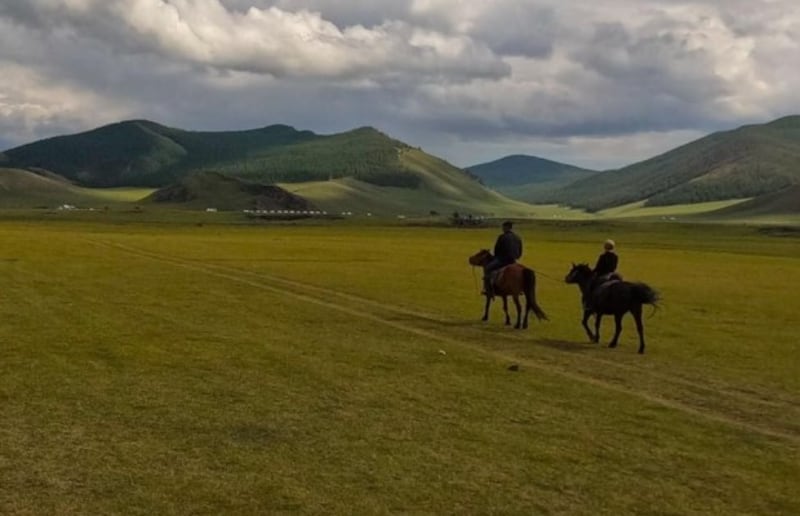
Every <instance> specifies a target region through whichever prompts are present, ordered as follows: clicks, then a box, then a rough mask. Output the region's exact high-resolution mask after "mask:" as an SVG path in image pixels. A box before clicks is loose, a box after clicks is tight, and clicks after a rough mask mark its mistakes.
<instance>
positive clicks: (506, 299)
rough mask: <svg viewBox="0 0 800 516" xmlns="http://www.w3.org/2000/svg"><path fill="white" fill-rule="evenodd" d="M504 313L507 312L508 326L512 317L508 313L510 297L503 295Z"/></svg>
mask: <svg viewBox="0 0 800 516" xmlns="http://www.w3.org/2000/svg"><path fill="white" fill-rule="evenodd" d="M503 313H504V314H506V326H511V317H509V315H508V297H506V296H503Z"/></svg>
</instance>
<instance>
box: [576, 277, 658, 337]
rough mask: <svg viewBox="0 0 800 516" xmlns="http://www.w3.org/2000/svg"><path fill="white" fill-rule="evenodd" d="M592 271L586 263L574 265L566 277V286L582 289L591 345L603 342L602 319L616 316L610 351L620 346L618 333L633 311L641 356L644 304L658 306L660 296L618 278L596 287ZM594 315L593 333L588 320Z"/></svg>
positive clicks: (641, 285)
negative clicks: (601, 338) (626, 317)
mask: <svg viewBox="0 0 800 516" xmlns="http://www.w3.org/2000/svg"><path fill="white" fill-rule="evenodd" d="M593 278H594V274H593V273H592V268H591V267H589V266H588V265H586V264H585V263H580V264H578V265H575V264H574V263H573V264H572V269H571V270H570V271H569V274H567V277H566V278H564V281H566V282H567V283H573V284H577V285H578V286H579V287H580V289H581V294H582V296H583V299H585V300H586V306H584V308H583V320H582V321H581V324H583V328H584V329H585V330H586V334H587V335H588V336H589V339H590V340H591V341H592V342H598V341H599V340H600V320H601V319H602V317H603V316H604V315H613V316H614V323H615V324H616V328H615V330H614V338H613V339H611V342H610V343H609V344H608V347H609V348H615V347H617V341H618V340H619V334H620V333H621V332H622V317H623V316H624V315H625V314H626V313H628V312H630V313H631V315H633V319H634V321H636V330H637V331H638V332H639V353H644V326H643V325H642V305H653V306H654V307H657V303H658V293H657V292H656V291H655V290H653V289H652V288H650V287H649V286H648V285H645V284H644V283H632V282H630V281H622V279H621V278H620V277H619V276H616V277H614V276H612V277H611V278H610V280H609V281H606V282H602V283H598V284H596V285H593V281H592V280H593ZM592 314H594V316H595V319H594V333H592V331H591V330H590V329H589V325H588V324H587V321H588V320H589V317H590V316H591V315H592Z"/></svg>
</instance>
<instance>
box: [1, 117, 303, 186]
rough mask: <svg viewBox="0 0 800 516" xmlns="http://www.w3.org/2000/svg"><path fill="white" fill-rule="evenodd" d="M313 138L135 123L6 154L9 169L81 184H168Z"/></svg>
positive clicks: (275, 130)
mask: <svg viewBox="0 0 800 516" xmlns="http://www.w3.org/2000/svg"><path fill="white" fill-rule="evenodd" d="M315 137H316V136H315V135H314V134H313V133H310V132H308V131H297V130H295V129H293V128H291V127H288V126H284V125H274V126H270V127H265V128H262V129H254V130H249V131H228V132H193V131H183V130H181V129H174V128H170V127H165V126H162V125H159V124H156V123H154V122H150V121H146V120H134V121H127V122H119V123H116V124H111V125H107V126H104V127H100V128H98V129H94V130H91V131H88V132H85V133H80V134H75V135H68V136H57V137H54V138H48V139H46V140H41V141H38V142H34V143H31V144H28V145H23V146H21V147H17V148H14V149H11V150H7V151H5V153H4V154H5V156H6V159H7V163H6V165H8V166H15V167H17V168H30V167H38V168H43V169H47V170H50V171H52V172H54V173H56V174H59V175H61V176H63V177H66V178H68V179H71V180H73V181H76V182H77V183H79V184H81V185H83V186H92V187H112V186H166V185H168V184H170V183H173V182H174V181H176V180H177V179H179V178H181V177H183V176H184V175H186V174H187V173H188V172H190V171H193V170H196V169H198V168H201V169H202V168H207V167H212V166H215V165H217V164H226V165H228V166H231V165H233V164H242V165H243V167H245V168H246V166H247V163H248V162H249V161H250V159H251V157H252V156H253V155H258V154H260V153H263V152H266V151H268V150H269V149H271V148H273V147H280V146H284V145H287V144H292V143H298V142H302V141H306V140H308V139H310V138H315Z"/></svg>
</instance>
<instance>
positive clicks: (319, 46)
mask: <svg viewBox="0 0 800 516" xmlns="http://www.w3.org/2000/svg"><path fill="white" fill-rule="evenodd" d="M0 14H4V15H5V16H8V17H10V18H11V19H13V20H15V21H16V22H17V23H21V24H25V25H28V26H30V27H36V28H41V29H45V28H49V27H51V26H55V27H56V28H60V29H66V30H71V31H74V32H75V33H78V32H81V33H83V34H89V35H91V36H92V37H94V38H97V39H98V40H100V41H102V42H103V43H104V44H107V45H110V46H111V47H112V48H114V49H116V50H118V51H120V52H132V53H138V52H150V53H153V54H157V55H160V56H162V57H165V58H169V59H174V60H179V61H183V62H186V63H191V64H195V65H201V66H208V67H212V68H216V69H221V70H231V71H247V72H252V73H260V74H268V75H272V76H275V77H312V78H333V79H353V78H370V79H375V80H386V79H390V78H391V77H394V76H397V75H402V74H411V75H414V76H422V77H429V76H434V77H439V78H447V79H448V80H453V81H466V80H470V79H471V78H475V77H501V76H503V75H507V74H508V73H509V72H510V70H509V68H508V65H506V64H505V63H504V62H503V61H502V59H500V58H499V57H498V56H497V55H495V54H494V53H493V52H491V50H490V49H489V48H488V47H487V46H486V45H484V44H482V43H480V42H477V41H474V40H472V39H470V38H468V37H466V36H461V35H447V34H442V33H439V32H435V31H430V30H425V29H421V28H419V27H414V26H411V25H409V24H407V23H405V22H402V21H386V22H384V23H382V24H381V25H378V26H374V27H371V28H367V27H364V26H363V25H352V26H348V27H345V28H343V29H340V28H339V27H337V26H336V25H335V24H333V23H331V22H330V21H328V20H326V19H324V18H323V16H322V15H321V13H319V12H314V11H309V10H305V9H303V10H298V11H294V12H292V11H285V10H282V9H280V8H278V7H275V6H271V7H265V8H258V7H250V8H248V9H247V10H246V11H236V10H229V9H227V8H226V7H225V5H224V4H222V3H220V1H219V0H172V1H170V2H166V1H164V0H118V1H114V2H109V1H107V0H68V1H63V0H62V1H58V0H25V1H24V2H11V3H9V4H4V7H0Z"/></svg>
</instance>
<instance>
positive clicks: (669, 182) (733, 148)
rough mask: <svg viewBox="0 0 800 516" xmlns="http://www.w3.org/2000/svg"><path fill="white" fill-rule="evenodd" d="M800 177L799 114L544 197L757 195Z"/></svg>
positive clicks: (584, 202) (596, 206)
mask: <svg viewBox="0 0 800 516" xmlns="http://www.w3.org/2000/svg"><path fill="white" fill-rule="evenodd" d="M799 183H800V116H789V117H785V118H781V119H778V120H775V121H773V122H770V123H768V124H760V125H748V126H743V127H740V128H738V129H734V130H732V131H723V132H718V133H714V134H711V135H709V136H706V137H704V138H701V139H699V140H696V141H694V142H691V143H688V144H686V145H683V146H681V147H678V148H677V149H674V150H671V151H669V152H667V153H664V154H661V155H660V156H656V157H654V158H651V159H648V160H646V161H642V162H640V163H635V164H633V165H629V166H627V167H624V168H621V169H618V170H612V171H608V172H603V173H602V174H599V175H596V176H592V177H589V178H585V179H581V180H578V181H576V182H575V183H572V184H570V185H568V186H566V187H563V188H561V189H559V190H557V191H555V192H553V193H552V194H551V195H549V196H546V199H544V200H545V201H548V202H558V203H562V204H567V205H569V206H573V207H580V208H585V209H588V210H590V211H597V210H601V209H605V208H610V207H613V206H620V205H623V204H628V203H632V202H637V201H642V200H646V205H647V206H659V205H671V204H686V203H696V202H708V201H717V200H725V199H735V198H748V197H758V196H761V195H765V194H769V193H773V192H777V191H779V190H782V189H784V188H787V187H789V186H791V185H794V184H799Z"/></svg>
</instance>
